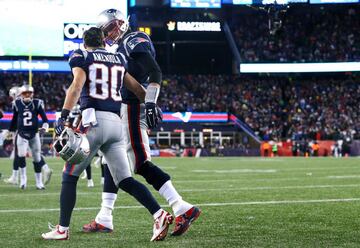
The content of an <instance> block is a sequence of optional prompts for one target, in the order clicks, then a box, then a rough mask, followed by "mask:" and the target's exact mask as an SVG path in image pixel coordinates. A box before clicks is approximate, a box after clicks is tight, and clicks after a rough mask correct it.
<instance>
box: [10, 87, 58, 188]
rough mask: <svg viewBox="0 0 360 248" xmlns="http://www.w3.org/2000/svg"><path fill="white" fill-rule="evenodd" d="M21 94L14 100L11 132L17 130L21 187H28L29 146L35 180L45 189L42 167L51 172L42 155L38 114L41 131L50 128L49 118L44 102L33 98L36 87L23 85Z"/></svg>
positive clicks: (16, 145) (16, 160) (16, 159)
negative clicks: (27, 163)
mask: <svg viewBox="0 0 360 248" xmlns="http://www.w3.org/2000/svg"><path fill="white" fill-rule="evenodd" d="M20 93H21V96H20V97H19V98H17V99H15V100H14V102H13V118H12V120H11V122H10V128H9V132H15V131H17V134H16V136H15V137H16V139H15V153H16V154H15V157H14V163H16V164H17V165H18V167H20V188H21V189H25V188H26V187H27V176H26V159H25V158H26V153H27V149H28V147H30V149H31V154H32V157H33V164H34V171H35V182H36V188H37V189H45V187H44V183H43V179H42V172H41V170H42V168H43V169H44V170H45V171H46V173H50V174H51V170H50V169H49V167H48V165H47V164H46V163H45V162H44V161H43V159H42V156H41V142H40V136H39V132H38V130H39V121H38V115H40V116H41V119H42V121H43V124H42V127H41V128H40V132H42V133H44V132H47V131H48V129H49V124H48V119H47V117H46V114H45V110H44V102H43V101H42V100H40V99H36V98H33V94H34V88H33V87H31V86H29V85H23V86H22V87H21V88H20Z"/></svg>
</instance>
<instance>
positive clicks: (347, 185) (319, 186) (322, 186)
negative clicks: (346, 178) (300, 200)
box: [0, 184, 360, 198]
mask: <svg viewBox="0 0 360 248" xmlns="http://www.w3.org/2000/svg"><path fill="white" fill-rule="evenodd" d="M358 187H360V184H341V185H291V186H259V187H226V188H214V189H179V190H178V191H179V192H211V191H224V192H226V191H247V190H249V191H256V190H278V189H280V190H281V189H323V188H335V189H336V188H358ZM119 193H122V194H123V193H124V192H122V191H120V192H119ZM59 194H60V192H58V193H30V194H25V193H23V192H13V193H10V194H0V197H11V198H14V197H15V198H16V197H21V198H23V197H33V196H36V197H42V196H51V195H55V196H58V195H59ZM100 194H101V192H100V191H96V192H77V195H95V196H98V195H100Z"/></svg>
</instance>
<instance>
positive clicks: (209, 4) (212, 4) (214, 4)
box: [170, 0, 221, 8]
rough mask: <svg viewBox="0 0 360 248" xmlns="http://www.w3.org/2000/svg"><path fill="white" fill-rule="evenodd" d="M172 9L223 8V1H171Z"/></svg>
mask: <svg viewBox="0 0 360 248" xmlns="http://www.w3.org/2000/svg"><path fill="white" fill-rule="evenodd" d="M170 6H171V7H172V8H221V0H171V3H170Z"/></svg>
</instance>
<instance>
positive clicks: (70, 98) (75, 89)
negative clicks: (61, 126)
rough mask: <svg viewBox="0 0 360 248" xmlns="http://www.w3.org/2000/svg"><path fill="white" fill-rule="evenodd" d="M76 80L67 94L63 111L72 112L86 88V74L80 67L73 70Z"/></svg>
mask: <svg viewBox="0 0 360 248" xmlns="http://www.w3.org/2000/svg"><path fill="white" fill-rule="evenodd" d="M72 72H73V75H74V79H73V81H72V83H71V85H70V87H69V89H68V91H67V93H66V97H65V101H64V106H63V109H66V110H69V112H70V110H71V109H72V108H73V107H74V106H75V105H76V103H77V102H78V101H79V98H80V93H81V89H82V88H83V86H84V83H85V81H86V73H85V71H84V70H83V69H81V68H80V67H75V68H73V69H72Z"/></svg>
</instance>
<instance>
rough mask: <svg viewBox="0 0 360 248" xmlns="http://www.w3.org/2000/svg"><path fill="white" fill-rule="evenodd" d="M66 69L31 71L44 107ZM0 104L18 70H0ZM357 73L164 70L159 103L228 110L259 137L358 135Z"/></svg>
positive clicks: (61, 90) (54, 102)
mask: <svg viewBox="0 0 360 248" xmlns="http://www.w3.org/2000/svg"><path fill="white" fill-rule="evenodd" d="M70 77H71V75H70V74H50V73H42V74H34V79H33V86H34V88H35V97H39V98H41V99H44V100H45V107H46V109H47V110H48V111H59V110H61V105H60V104H59V103H61V102H62V99H63V98H64V95H65V90H66V87H67V86H68V84H69V82H70V80H71V78H70ZM1 79H2V80H1V81H0V89H1V90H0V95H1V101H2V103H1V105H2V109H4V110H6V111H10V110H11V99H10V98H9V97H8V94H7V93H8V90H9V89H10V88H11V87H12V86H14V85H19V82H26V80H27V75H26V74H21V73H16V74H15V73H9V74H1ZM358 102H360V79H359V78H357V77H352V76H347V77H341V78H330V79H329V78H328V77H326V78H321V77H320V78H319V77H318V78H309V79H306V78H296V77H295V78H288V77H244V76H240V77H239V76H230V75H165V76H164V79H163V85H162V92H161V94H160V98H159V105H160V106H161V108H162V110H163V111H170V112H177V111H180V112H183V111H194V112H229V113H232V114H235V115H237V116H238V117H239V118H240V119H241V120H243V121H244V122H245V123H246V124H247V125H249V126H250V127H251V128H252V129H253V130H254V131H255V133H257V134H258V135H259V136H260V137H261V138H263V139H265V140H266V139H272V140H274V139H275V140H280V139H285V138H292V139H296V140H300V139H303V138H311V139H317V140H321V139H338V138H339V137H340V136H344V135H346V136H347V137H351V138H354V136H355V138H356V137H357V138H360V108H359V107H358V104H357V103H358Z"/></svg>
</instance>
